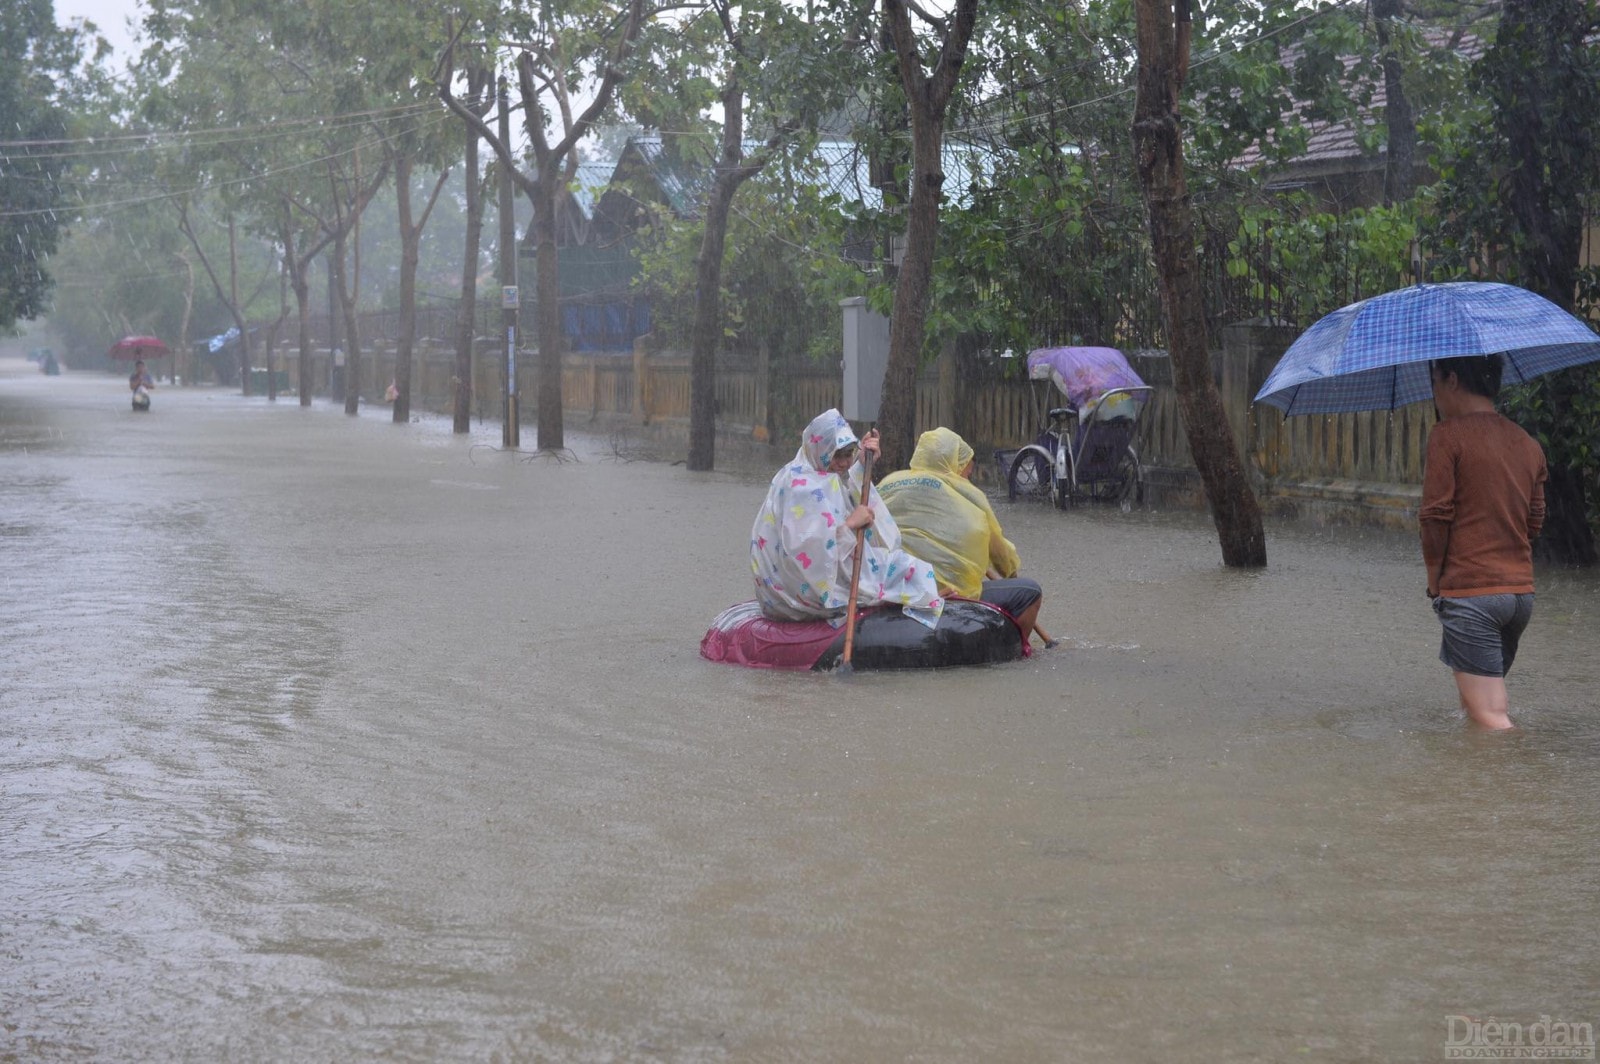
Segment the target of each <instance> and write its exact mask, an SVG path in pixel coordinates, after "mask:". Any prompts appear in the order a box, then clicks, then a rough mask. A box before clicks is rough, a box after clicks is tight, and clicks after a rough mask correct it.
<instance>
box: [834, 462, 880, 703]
mask: <svg viewBox="0 0 1600 1064" xmlns="http://www.w3.org/2000/svg"><path fill="white" fill-rule="evenodd" d="M871 499H872V452H871V451H869V450H867V449H866V448H865V447H863V448H862V449H861V505H862V506H866V505H868V504H869V502H870V501H871ZM871 527H872V526H871V525H868V526H867V527H866V528H858V529H856V551H855V555H856V556H855V560H854V561H852V562H851V563H850V604H849V605H847V606H846V607H845V608H844V653H843V654H842V655H840V657H839V670H838V671H839V675H841V676H848V675H850V673H852V672H854V671H855V666H854V665H852V664H851V661H850V659H851V656H852V655H853V654H854V652H855V647H856V594H857V592H859V591H860V590H861V558H862V556H863V555H865V554H866V553H867V529H870V528H871Z"/></svg>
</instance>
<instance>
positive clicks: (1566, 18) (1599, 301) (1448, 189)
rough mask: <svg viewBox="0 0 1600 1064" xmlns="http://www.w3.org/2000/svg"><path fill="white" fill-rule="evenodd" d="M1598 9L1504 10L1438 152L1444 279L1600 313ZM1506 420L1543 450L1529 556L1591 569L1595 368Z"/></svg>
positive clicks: (1596, 452) (1543, 382)
mask: <svg viewBox="0 0 1600 1064" xmlns="http://www.w3.org/2000/svg"><path fill="white" fill-rule="evenodd" d="M1597 31H1600V9H1597V8H1596V6H1595V5H1594V4H1593V3H1591V2H1587V0H1505V3H1504V5H1503V9H1502V14H1501V19H1500V24H1499V29H1498V32H1497V34H1496V36H1495V41H1494V44H1493V45H1492V47H1491V48H1490V49H1489V50H1488V51H1487V52H1486V53H1485V55H1484V57H1483V59H1482V60H1481V62H1480V63H1479V64H1478V65H1477V67H1476V68H1475V70H1474V71H1473V79H1472V81H1473V86H1474V87H1475V88H1476V89H1477V90H1478V93H1479V96H1478V101H1479V102H1477V103H1476V105H1474V102H1473V101H1472V100H1471V99H1468V100H1467V101H1465V104H1464V105H1463V106H1461V107H1460V108H1459V109H1458V113H1457V115H1456V121H1455V122H1454V123H1452V124H1451V125H1450V126H1449V128H1448V129H1447V131H1446V132H1448V133H1453V134H1454V136H1453V138H1451V139H1450V140H1449V141H1448V142H1447V143H1446V144H1445V146H1444V147H1443V148H1442V149H1441V150H1440V152H1439V156H1438V161H1437V165H1438V168H1439V170H1440V172H1441V181H1440V183H1439V187H1438V189H1437V190H1436V193H1435V196H1434V198H1435V202H1436V205H1437V210H1436V213H1435V215H1434V220H1433V228H1432V230H1431V232H1430V234H1429V240H1428V244H1429V247H1430V251H1431V252H1432V253H1433V256H1434V258H1435V260H1436V268H1437V271H1438V273H1439V274H1441V275H1443V276H1459V277H1476V278H1480V279H1486V280H1505V281H1509V282H1511V283H1513V284H1518V285H1521V286H1523V287H1525V288H1528V289H1530V290H1532V291H1535V292H1538V293H1539V294H1541V295H1543V296H1545V297H1546V298H1547V299H1549V300H1550V301H1551V302H1553V303H1555V304H1556V305H1557V306H1560V307H1563V308H1567V309H1571V310H1575V311H1577V312H1579V313H1580V314H1589V315H1592V314H1594V313H1595V312H1596V310H1600V270H1597V269H1596V268H1595V267H1594V266H1588V267H1580V262H1581V252H1582V242H1583V235H1584V231H1585V225H1586V219H1588V218H1592V217H1593V216H1594V215H1595V212H1596V210H1597V208H1600V52H1597V49H1595V47H1594V46H1593V43H1592V39H1593V35H1594V34H1595V33H1596V32H1597ZM1508 398H1509V404H1508V407H1509V412H1510V413H1511V414H1512V416H1514V417H1516V418H1517V419H1518V420H1519V421H1520V422H1521V423H1522V424H1523V426H1524V427H1525V428H1527V429H1529V431H1531V432H1533V433H1534V434H1535V435H1536V436H1538V438H1539V439H1540V441H1541V442H1542V443H1543V444H1544V446H1545V448H1546V451H1547V457H1548V460H1549V463H1550V481H1549V483H1548V485H1547V486H1546V500H1547V502H1548V505H1549V515H1548V518H1547V520H1546V523H1545V528H1544V533H1543V534H1542V535H1541V536H1540V538H1539V541H1538V543H1537V544H1536V548H1535V549H1536V550H1538V551H1539V552H1540V554H1541V555H1542V556H1544V557H1546V558H1548V559H1549V560H1552V561H1557V562H1562V563H1567V564H1574V565H1593V564H1595V562H1596V559H1597V554H1596V550H1595V536H1594V527H1593V522H1594V515H1593V514H1591V513H1590V512H1589V510H1590V502H1591V500H1590V497H1589V491H1588V483H1589V481H1590V479H1591V478H1592V475H1593V471H1594V470H1595V469H1596V468H1597V467H1600V383H1597V379H1596V374H1595V372H1594V371H1593V370H1592V369H1588V370H1568V371H1565V372H1562V373H1557V374H1552V375H1550V376H1547V377H1544V378H1541V379H1540V380H1539V381H1537V382H1535V383H1534V384H1533V385H1531V386H1530V387H1528V388H1526V389H1522V390H1516V391H1513V392H1512V393H1511V395H1510V396H1509V397H1508Z"/></svg>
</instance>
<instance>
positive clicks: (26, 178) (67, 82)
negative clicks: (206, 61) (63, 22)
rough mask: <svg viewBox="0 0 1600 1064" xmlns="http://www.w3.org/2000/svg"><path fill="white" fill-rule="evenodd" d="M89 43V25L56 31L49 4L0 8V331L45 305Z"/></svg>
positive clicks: (66, 206) (64, 216) (28, 0)
mask: <svg viewBox="0 0 1600 1064" xmlns="http://www.w3.org/2000/svg"><path fill="white" fill-rule="evenodd" d="M92 38H93V32H92V27H88V26H85V27H82V28H80V29H76V30H62V29H58V28H57V26H56V24H55V8H54V6H53V5H52V3H51V0H5V2H4V3H0V332H10V331H11V330H13V329H14V328H15V327H16V324H17V322H18V321H19V320H24V319H32V318H35V317H37V316H38V315H39V314H40V313H42V312H43V311H44V310H45V309H46V308H47V307H48V303H49V293H50V285H51V277H50V272H49V269H48V268H47V266H46V261H47V260H48V259H49V257H50V256H51V255H52V254H53V253H54V252H55V250H56V248H57V246H58V244H59V242H60V239H61V234H62V232H63V230H64V229H65V227H66V225H67V222H68V220H69V219H70V217H71V215H72V211H73V205H72V204H71V203H70V201H69V199H68V197H67V196H66V194H65V189H64V187H63V178H64V177H65V176H66V173H67V171H68V168H69V165H70V160H71V155H70V152H69V151H68V150H67V146H68V138H69V137H70V136H71V135H72V133H73V130H74V127H75V126H81V123H80V122H78V121H75V119H74V114H75V112H77V111H78V110H79V105H81V104H82V102H83V100H84V97H85V94H86V89H87V87H88V86H87V85H86V84H85V81H84V77H83V74H82V71H81V69H80V67H81V64H82V62H83V61H84V60H85V50H86V49H87V48H88V47H90V46H91V44H92ZM100 48H101V49H102V50H103V49H104V48H105V45H104V43H103V42H101V43H100Z"/></svg>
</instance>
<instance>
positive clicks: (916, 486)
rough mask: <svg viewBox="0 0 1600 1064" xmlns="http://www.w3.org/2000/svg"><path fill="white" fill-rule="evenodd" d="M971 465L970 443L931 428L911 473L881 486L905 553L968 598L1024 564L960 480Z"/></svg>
mask: <svg viewBox="0 0 1600 1064" xmlns="http://www.w3.org/2000/svg"><path fill="white" fill-rule="evenodd" d="M971 461H972V448H971V447H970V446H968V444H967V441H965V440H963V439H962V438H961V437H960V436H958V435H956V434H955V433H954V432H951V431H950V430H949V429H942V428H941V429H932V430H931V431H928V432H924V433H923V434H922V436H921V437H920V438H918V440H917V449H916V452H915V453H914V454H913V455H912V456H911V468H910V469H907V470H903V471H901V472H899V473H893V474H891V475H889V476H888V477H886V478H884V481H883V483H882V484H880V485H878V491H879V493H880V494H881V495H882V496H883V501H884V504H885V505H887V506H888V507H889V512H890V513H891V514H893V515H894V519H895V523H896V524H898V525H899V526H900V535H901V539H902V542H903V544H904V546H905V549H906V550H907V551H909V552H911V553H912V554H914V555H916V556H917V557H919V558H921V559H923V560H924V561H926V562H928V563H929V564H930V565H932V566H933V569H934V572H935V573H937V574H938V577H939V586H940V587H941V588H942V589H943V590H944V591H945V592H946V593H947V594H952V595H959V596H961V597H963V598H977V597H978V596H979V595H980V594H981V593H982V591H983V577H984V574H985V572H987V571H988V570H990V569H993V570H994V571H995V572H997V573H998V574H999V575H1001V576H1005V577H1010V576H1015V575H1016V574H1017V569H1018V568H1019V566H1020V564H1021V563H1020V561H1019V559H1018V558H1017V549H1016V548H1015V547H1013V546H1012V545H1011V541H1010V540H1008V539H1006V537H1005V535H1004V534H1003V533H1002V532H1001V531H1000V522H999V520H998V519H996V517H995V515H994V509H993V508H992V507H991V506H990V505H989V499H988V497H987V496H985V495H984V494H983V492H982V491H980V490H978V489H977V488H976V487H974V486H973V484H972V482H971V481H969V480H967V478H966V477H964V476H962V475H961V472H962V470H964V469H966V467H967V463H969V462H971Z"/></svg>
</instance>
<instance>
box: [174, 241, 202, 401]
mask: <svg viewBox="0 0 1600 1064" xmlns="http://www.w3.org/2000/svg"><path fill="white" fill-rule="evenodd" d="M176 257H177V259H178V261H179V262H181V263H183V319H182V321H181V322H180V323H179V325H178V350H179V351H181V352H183V361H184V367H183V383H184V384H185V385H190V384H193V383H194V378H195V375H196V368H197V367H196V366H195V363H196V362H197V361H198V358H197V356H196V355H195V353H194V348H193V346H192V345H191V344H190V343H189V324H190V322H192V321H193V320H194V263H192V262H190V261H189V256H187V255H184V254H181V253H180V254H178V255H177V256H176ZM172 371H173V372H174V373H176V372H177V371H178V357H177V356H176V355H174V356H173V358H172Z"/></svg>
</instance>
